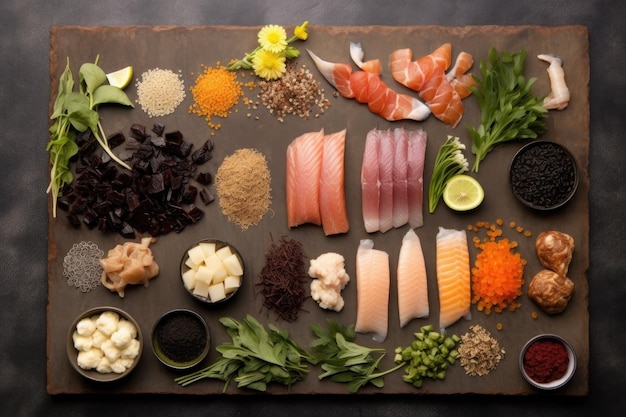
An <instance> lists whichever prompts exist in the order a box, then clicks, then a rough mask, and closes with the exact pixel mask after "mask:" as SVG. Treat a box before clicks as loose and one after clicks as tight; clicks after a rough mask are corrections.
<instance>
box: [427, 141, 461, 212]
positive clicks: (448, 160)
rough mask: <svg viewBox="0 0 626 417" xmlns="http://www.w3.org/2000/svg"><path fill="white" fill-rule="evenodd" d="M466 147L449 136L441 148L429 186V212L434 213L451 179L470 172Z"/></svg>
mask: <svg viewBox="0 0 626 417" xmlns="http://www.w3.org/2000/svg"><path fill="white" fill-rule="evenodd" d="M464 149H465V145H464V144H462V143H461V141H460V140H459V138H457V137H454V136H448V138H447V139H446V141H445V142H444V143H443V144H442V145H441V146H440V147H439V150H438V151H437V157H436V159H435V165H434V167H433V175H432V176H431V177H430V184H429V185H428V210H429V212H430V213H433V212H434V211H435V209H436V208H437V204H439V200H440V199H441V196H442V195H443V191H444V189H445V188H446V183H447V182H448V181H449V180H450V178H452V177H454V176H455V175H457V174H461V173H463V172H465V171H467V170H469V163H468V162H467V159H466V158H465V156H464V155H463V150H464Z"/></svg>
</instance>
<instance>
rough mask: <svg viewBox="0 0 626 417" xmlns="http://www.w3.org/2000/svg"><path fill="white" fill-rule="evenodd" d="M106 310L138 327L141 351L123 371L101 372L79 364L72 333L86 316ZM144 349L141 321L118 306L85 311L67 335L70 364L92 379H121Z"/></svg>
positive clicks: (134, 364)
mask: <svg viewBox="0 0 626 417" xmlns="http://www.w3.org/2000/svg"><path fill="white" fill-rule="evenodd" d="M105 311H113V312H115V313H117V314H118V315H119V316H120V317H123V318H125V319H126V320H128V321H129V322H131V323H132V324H133V325H134V326H135V328H136V329H137V337H136V339H137V340H138V341H139V353H138V354H137V356H136V357H135V358H134V360H133V363H132V365H131V366H130V367H129V368H127V369H126V370H125V371H124V372H122V373H115V372H110V373H101V372H98V371H97V370H95V369H90V370H87V369H83V368H81V367H80V366H79V365H78V351H77V350H76V348H75V347H74V341H73V339H72V335H73V334H74V331H75V330H76V325H77V324H78V323H79V322H80V321H81V320H83V319H85V318H89V317H93V316H98V315H100V314H102V313H104V312H105ZM142 350H143V334H142V332H141V328H140V327H139V323H137V321H136V320H135V319H134V318H133V317H132V316H131V315H130V314H128V313H127V312H125V311H124V310H121V309H119V308H117V307H110V306H102V307H95V308H92V309H89V310H87V311H85V312H84V313H82V314H80V315H79V316H78V317H76V319H74V321H73V322H72V325H71V326H70V328H69V331H68V335H67V356H68V358H69V361H70V364H71V365H72V367H73V368H74V369H75V370H76V372H78V373H79V374H80V375H82V376H83V377H85V378H87V379H90V380H92V381H97V382H112V381H117V380H119V379H122V378H124V377H125V376H127V375H128V374H130V373H131V372H132V371H133V369H135V367H136V366H137V364H138V363H139V360H140V359H141V352H142Z"/></svg>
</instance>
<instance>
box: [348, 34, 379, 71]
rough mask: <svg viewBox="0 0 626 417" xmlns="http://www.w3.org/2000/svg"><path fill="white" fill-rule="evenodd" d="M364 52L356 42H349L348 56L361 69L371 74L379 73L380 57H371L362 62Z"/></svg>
mask: <svg viewBox="0 0 626 417" xmlns="http://www.w3.org/2000/svg"><path fill="white" fill-rule="evenodd" d="M364 56H365V52H364V51H363V47H362V46H361V44H360V43H358V42H350V58H352V61H354V63H355V64H356V65H357V67H359V68H361V69H362V70H363V71H366V72H371V73H372V74H376V75H380V74H381V72H382V69H381V66H382V65H381V63H380V59H371V60H369V61H365V62H363V57H364Z"/></svg>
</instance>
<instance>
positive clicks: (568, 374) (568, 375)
mask: <svg viewBox="0 0 626 417" xmlns="http://www.w3.org/2000/svg"><path fill="white" fill-rule="evenodd" d="M543 340H552V341H556V342H559V343H561V344H562V345H563V346H564V347H565V349H566V350H567V355H568V359H569V360H568V364H567V369H566V370H565V373H564V374H563V376H562V377H560V378H558V379H555V380H553V381H550V382H545V383H542V382H537V381H535V380H534V379H533V378H532V377H531V376H530V375H528V373H527V372H526V369H525V367H524V363H525V359H524V355H525V354H526V351H527V350H528V348H529V347H530V346H531V345H532V344H533V343H535V342H537V341H543ZM519 368H520V371H521V372H522V375H523V376H524V379H526V381H528V383H529V384H531V385H532V386H534V387H535V388H538V389H542V390H555V389H558V388H561V387H563V386H564V385H565V384H567V383H568V382H569V380H570V379H572V377H573V376H574V373H575V372H576V352H575V351H574V348H572V346H571V345H570V344H569V342H568V341H567V340H565V339H563V338H562V337H561V336H558V335H555V334H540V335H537V336H535V337H533V338H531V339H530V340H529V341H528V342H526V344H524V347H523V348H522V351H521V352H520V356H519Z"/></svg>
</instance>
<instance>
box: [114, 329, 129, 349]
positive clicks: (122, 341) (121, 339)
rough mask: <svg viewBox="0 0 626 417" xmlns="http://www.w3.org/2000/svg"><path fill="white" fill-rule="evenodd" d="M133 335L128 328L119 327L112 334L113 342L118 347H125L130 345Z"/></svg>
mask: <svg viewBox="0 0 626 417" xmlns="http://www.w3.org/2000/svg"><path fill="white" fill-rule="evenodd" d="M131 340H132V337H130V332H129V331H128V329H127V328H122V329H118V330H116V331H115V332H113V334H112V335H111V342H112V343H113V345H114V346H115V347H116V348H118V349H124V348H125V347H127V346H128V344H129V343H130V341H131Z"/></svg>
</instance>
